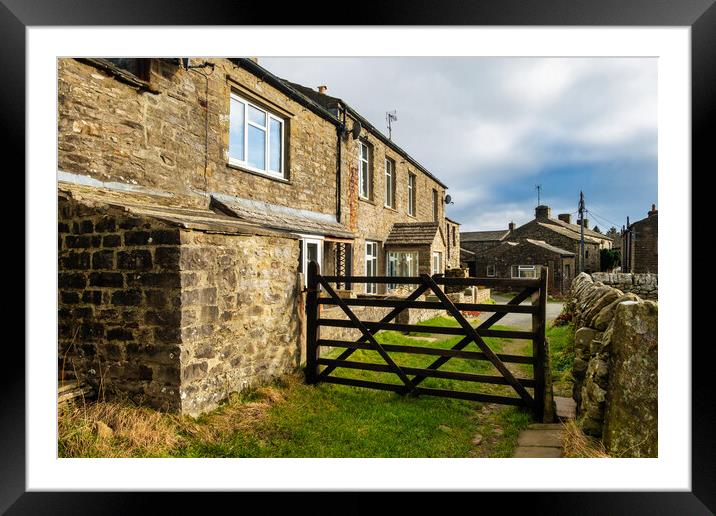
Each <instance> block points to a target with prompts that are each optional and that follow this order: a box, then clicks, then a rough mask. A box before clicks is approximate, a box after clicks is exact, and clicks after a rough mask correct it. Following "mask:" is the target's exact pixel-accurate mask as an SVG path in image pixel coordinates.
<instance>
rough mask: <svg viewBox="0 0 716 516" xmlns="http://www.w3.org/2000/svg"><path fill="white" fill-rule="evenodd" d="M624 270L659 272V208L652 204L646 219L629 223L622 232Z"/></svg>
mask: <svg viewBox="0 0 716 516" xmlns="http://www.w3.org/2000/svg"><path fill="white" fill-rule="evenodd" d="M622 251H623V254H622V272H634V273H652V274H658V272H659V210H657V209H656V205H655V204H652V205H651V210H649V212H648V213H647V217H646V218H645V219H641V220H638V221H636V222H633V223H631V224H629V227H628V228H626V231H624V232H623V233H622Z"/></svg>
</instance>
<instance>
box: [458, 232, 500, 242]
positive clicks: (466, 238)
mask: <svg viewBox="0 0 716 516" xmlns="http://www.w3.org/2000/svg"><path fill="white" fill-rule="evenodd" d="M508 233H509V230H507V229H504V230H499V231H466V232H464V233H460V241H461V242H496V241H499V240H502V239H503V238H505V237H506V236H507V234H508Z"/></svg>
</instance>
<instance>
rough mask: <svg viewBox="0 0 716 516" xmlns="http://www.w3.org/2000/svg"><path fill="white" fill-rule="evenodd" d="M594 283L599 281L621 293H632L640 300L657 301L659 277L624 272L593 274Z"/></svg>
mask: <svg viewBox="0 0 716 516" xmlns="http://www.w3.org/2000/svg"><path fill="white" fill-rule="evenodd" d="M592 279H593V280H594V281H599V282H601V283H604V284H605V285H608V286H610V287H614V288H617V289H619V290H621V291H622V292H632V293H634V294H636V295H638V296H639V297H641V298H642V299H653V300H655V299H659V275H658V274H650V273H644V274H637V273H626V272H595V273H593V274H592Z"/></svg>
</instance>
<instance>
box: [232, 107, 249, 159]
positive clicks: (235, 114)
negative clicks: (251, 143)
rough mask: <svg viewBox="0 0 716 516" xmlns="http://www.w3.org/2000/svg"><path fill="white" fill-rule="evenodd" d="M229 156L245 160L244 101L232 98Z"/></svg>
mask: <svg viewBox="0 0 716 516" xmlns="http://www.w3.org/2000/svg"><path fill="white" fill-rule="evenodd" d="M229 156H230V157H232V158H234V159H238V160H239V161H244V159H245V158H244V103H243V102H239V101H238V100H236V99H234V98H232V99H231V108H230V114H229Z"/></svg>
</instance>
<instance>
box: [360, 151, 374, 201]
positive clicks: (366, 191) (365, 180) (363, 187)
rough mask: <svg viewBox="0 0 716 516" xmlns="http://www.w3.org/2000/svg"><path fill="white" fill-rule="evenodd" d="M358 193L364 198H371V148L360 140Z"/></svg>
mask: <svg viewBox="0 0 716 516" xmlns="http://www.w3.org/2000/svg"><path fill="white" fill-rule="evenodd" d="M358 193H359V195H360V196H361V197H362V198H363V199H370V196H371V188H370V149H369V148H368V145H367V144H365V143H363V142H358Z"/></svg>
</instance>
